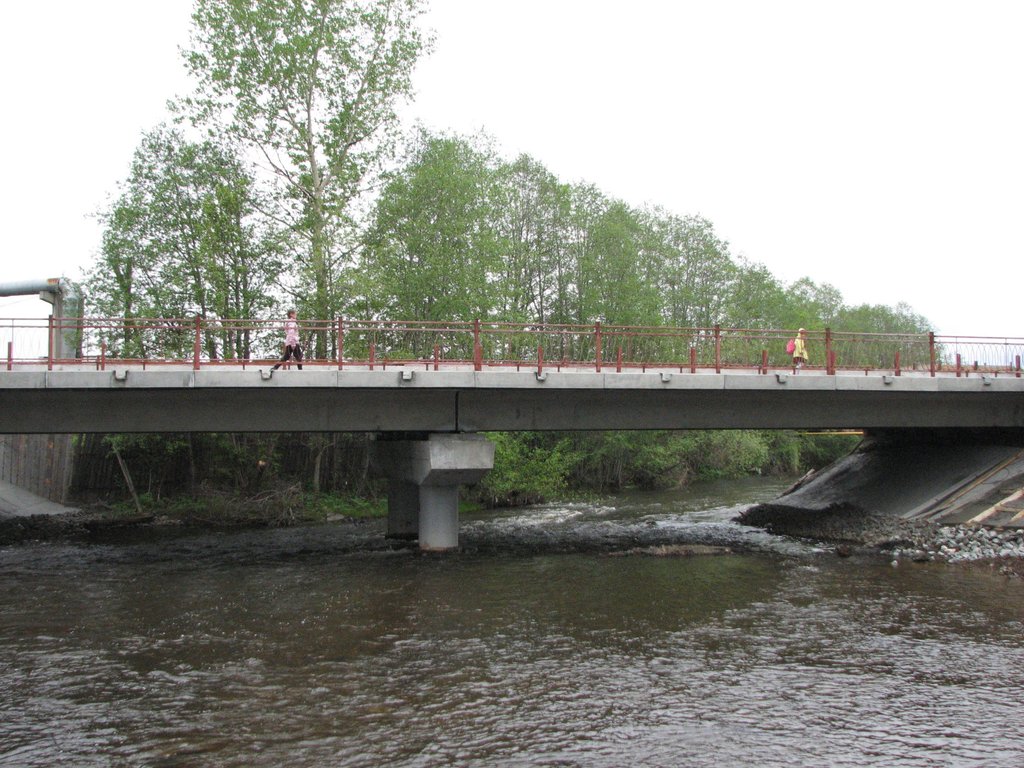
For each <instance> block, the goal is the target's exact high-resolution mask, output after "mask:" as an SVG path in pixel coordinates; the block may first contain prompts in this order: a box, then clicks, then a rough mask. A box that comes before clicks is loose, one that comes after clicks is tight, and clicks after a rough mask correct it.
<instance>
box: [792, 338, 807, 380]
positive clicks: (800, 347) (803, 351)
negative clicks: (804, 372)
mask: <svg viewBox="0 0 1024 768" xmlns="http://www.w3.org/2000/svg"><path fill="white" fill-rule="evenodd" d="M806 362H807V329H806V328H801V329H800V330H799V331H797V333H796V338H795V339H793V367H794V368H796V369H797V370H799V369H800V368H803V367H804V363H806Z"/></svg>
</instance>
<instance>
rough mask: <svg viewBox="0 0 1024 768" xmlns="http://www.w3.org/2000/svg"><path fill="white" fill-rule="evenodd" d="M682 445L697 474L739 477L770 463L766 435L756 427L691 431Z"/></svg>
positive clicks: (701, 476)
mask: <svg viewBox="0 0 1024 768" xmlns="http://www.w3.org/2000/svg"><path fill="white" fill-rule="evenodd" d="M682 448H683V450H684V452H685V456H686V462H687V464H688V465H689V467H690V470H691V471H692V472H693V474H694V475H695V476H696V477H700V478H705V479H706V478H716V477H739V476H742V475H746V474H752V473H759V472H761V471H763V470H764V469H765V468H766V467H767V466H768V459H769V453H768V445H767V442H766V440H765V437H764V434H763V433H761V432H756V431H752V430H719V431H710V430H708V431H702V432H689V433H687V434H686V437H685V438H684V439H683V444H682Z"/></svg>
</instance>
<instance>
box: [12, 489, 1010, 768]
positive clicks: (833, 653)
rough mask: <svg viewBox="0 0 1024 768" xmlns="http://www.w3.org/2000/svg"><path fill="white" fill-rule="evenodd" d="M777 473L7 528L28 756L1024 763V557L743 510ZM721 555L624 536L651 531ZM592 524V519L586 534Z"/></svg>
mask: <svg viewBox="0 0 1024 768" xmlns="http://www.w3.org/2000/svg"><path fill="white" fill-rule="evenodd" d="M777 490H778V484H777V483H775V484H773V483H772V482H771V481H761V482H748V483H744V484H739V485H737V484H718V485H717V486H712V487H708V486H704V487H701V488H697V489H695V490H693V491H687V492H674V493H661V494H640V495H632V496H623V497H618V498H612V499H606V500H603V501H601V502H598V503H594V504H588V505H575V504H574V505H569V506H565V505H549V506H545V507H540V508H535V509H530V510H525V511H524V510H514V511H509V512H502V513H488V514H484V515H480V516H479V517H477V518H476V519H469V520H464V521H463V539H464V540H465V541H466V542H467V547H466V551H465V552H463V553H461V554H457V555H453V556H444V557H436V556H421V555H419V554H416V553H414V552H410V551H407V550H397V551H396V550H392V549H390V548H388V547H386V546H383V545H382V544H381V542H380V529H379V528H378V527H377V526H375V525H368V526H355V527H351V526H323V527H318V528H306V529H296V530H285V531H262V532H248V533H239V534H218V535H211V534H203V535H195V536H183V537H178V538H175V539H169V540H166V541H157V542H148V543H146V542H118V543H108V544H104V545H92V546H83V545H66V544H54V545H45V544H40V545H30V546H19V547H9V548H3V549H0V584H2V586H3V592H2V597H0V610H2V614H0V615H2V617H3V619H2V624H0V686H2V690H3V691H4V695H3V696H2V698H0V765H11V766H13V765H18V766H22V765H25V766H44V765H47V766H49V765H54V764H60V763H63V764H68V765H97V766H99V765H111V764H115V765H146V766H199V765H202V766H207V765H214V766H243V765H246V766H248V765H255V766H276V765H283V764H288V765H324V764H326V765H353V766H376V765H382V764H389V765H406V766H442V765H480V766H482V765H507V766H520V765H550V766H555V765H557V766H576V765H579V766H618V765H623V764H627V763H628V764H641V765H650V766H676V765H695V766H711V765H742V764H747V765H823V764H828V765H839V766H846V765H849V766H860V765H886V766H888V765H907V766H935V765H978V766H1019V765H1021V764H1022V763H1024V760H1022V752H1021V748H1020V744H1021V743H1022V738H1024V704H1022V703H1021V701H1020V698H1021V697H1020V691H1021V690H1024V633H1022V630H1024V623H1022V617H1024V585H1022V584H1021V583H1019V582H1016V581H1009V580H1006V579H1004V578H1002V577H997V576H993V575H991V574H990V573H988V572H986V571H981V570H977V571H966V570H960V569H957V568H951V567H947V566H941V565H915V566H908V565H902V566H900V567H899V568H893V567H892V566H890V565H889V564H888V562H887V560H886V559H884V558H871V557H861V558H857V557H855V558H849V559H841V558H837V557H835V555H834V554H831V553H830V552H829V551H828V549H827V547H816V546H813V545H810V544H806V543H800V542H789V541H785V540H780V539H773V538H772V537H766V536H764V534H761V533H760V532H757V531H753V530H749V529H743V528H741V527H739V526H736V525H735V524H733V523H731V522H729V521H730V519H731V517H732V516H733V515H734V514H735V512H736V510H737V505H741V504H743V503H751V502H754V501H759V500H763V499H764V498H769V497H771V496H772V495H774V493H775V492H777ZM652 540H656V541H696V542H706V541H712V542H718V543H724V544H726V545H727V546H730V548H732V549H734V550H735V551H737V552H738V554H733V555H726V556H717V557H684V558H657V557H646V556H629V557H609V556H607V550H608V548H615V546H619V545H621V546H620V548H624V547H625V546H626V545H628V544H629V543H630V542H641V543H643V542H648V541H652ZM580 542H582V544H581V543H580Z"/></svg>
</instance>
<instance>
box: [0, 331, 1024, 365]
mask: <svg viewBox="0 0 1024 768" xmlns="http://www.w3.org/2000/svg"><path fill="white" fill-rule="evenodd" d="M283 324H284V321H283V320H281V319H276V318H275V319H232V318H201V317H191V318H150V317H135V318H111V317H85V318H74V317H50V318H0V350H3V351H5V352H6V365H3V366H0V369H6V370H8V371H11V370H16V369H19V368H26V367H38V366H40V365H43V364H45V365H46V366H47V368H48V369H53V368H54V367H62V368H67V367H95V368H96V369H98V370H103V369H105V368H106V367H107V366H109V365H114V364H117V365H119V366H128V365H131V366H141V367H160V366H167V365H189V366H191V367H192V368H194V369H197V370H198V369H200V368H203V367H218V368H222V367H241V368H247V367H255V366H261V365H268V364H272V363H273V362H274V361H276V360H277V359H278V358H279V356H280V346H281V344H282V343H283V338H284V337H283ZM795 335H796V331H795V330H793V329H752V328H723V327H721V326H712V327H708V328H704V327H673V326H639V325H608V324H604V323H601V322H597V323H594V324H592V325H584V324H566V323H513V322H507V321H497V320H472V321H465V320H456V321H432V320H388V319H360V318H336V319H333V320H300V338H301V340H302V341H303V344H304V345H305V346H306V347H307V353H306V358H305V360H304V361H303V362H304V363H305V364H306V365H308V366H311V367H316V366H332V367H333V366H336V367H337V368H338V369H339V370H340V369H344V368H346V367H363V368H369V369H375V368H387V367H388V366H410V365H423V366H425V367H426V368H427V369H431V368H433V369H434V370H440V369H442V368H467V367H471V368H472V369H473V370H477V371H480V370H499V371H500V370H508V369H520V370H521V369H523V368H527V369H532V368H536V370H537V371H538V372H541V371H542V370H543V369H544V368H548V369H561V370H566V369H571V370H594V371H598V372H600V371H615V372H621V371H627V370H650V369H655V370H665V369H677V370H678V371H679V372H680V373H685V372H690V373H697V372H708V371H714V372H721V371H723V370H730V371H751V372H755V373H759V374H766V373H768V372H769V370H775V371H779V370H786V369H791V368H793V361H792V360H791V359H790V358H789V356H788V355H787V354H786V352H785V345H786V340H787V339H789V338H792V337H793V336H795ZM61 336H63V339H61ZM56 340H62V341H64V342H65V343H64V344H63V345H58V344H56V343H55V341H56ZM807 346H808V350H809V353H810V359H809V360H808V363H807V366H806V367H807V368H809V369H811V370H814V371H816V372H824V373H827V374H833V375H834V374H851V373H860V374H867V373H870V372H883V373H889V374H893V375H896V376H899V375H903V374H904V373H918V374H926V375H931V376H935V375H939V374H941V375H956V376H970V375H972V374H981V373H984V374H993V375H1013V376H1016V377H1020V376H1021V358H1022V356H1024V337H1010V336H967V335H937V334H934V333H930V332H927V333H879V332H863V333H862V332H851V331H832V330H831V329H829V328H825V329H822V330H815V331H811V332H809V333H808V334H807ZM55 349H75V350H77V352H76V354H75V356H74V357H72V358H68V357H64V358H58V357H57V356H55V353H54V350H55Z"/></svg>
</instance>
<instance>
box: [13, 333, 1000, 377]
mask: <svg viewBox="0 0 1024 768" xmlns="http://www.w3.org/2000/svg"><path fill="white" fill-rule="evenodd" d="M13 367H14V342H13V341H8V342H7V370H8V371H9V370H11V369H12V368H13ZM1017 367H1018V368H1020V358H1019V357H1018V358H1017ZM1017 375H1018V376H1020V374H1019V373H1018V374H1017Z"/></svg>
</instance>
